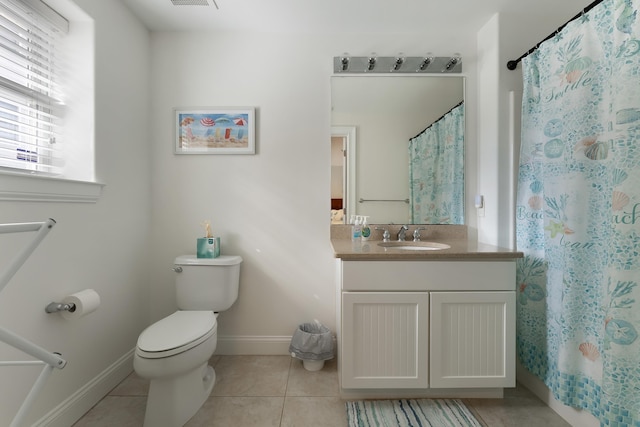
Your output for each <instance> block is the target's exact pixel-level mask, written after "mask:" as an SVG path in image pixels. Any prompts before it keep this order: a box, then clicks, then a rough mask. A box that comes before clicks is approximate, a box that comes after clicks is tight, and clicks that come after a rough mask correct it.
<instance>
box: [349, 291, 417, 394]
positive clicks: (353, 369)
mask: <svg viewBox="0 0 640 427" xmlns="http://www.w3.org/2000/svg"><path fill="white" fill-rule="evenodd" d="M428 306H429V294H428V293H426V292H401V293H400V292H399V293H394V292H344V293H343V294H342V322H343V324H342V337H341V346H340V347H341V350H340V351H341V354H342V358H341V364H342V366H341V382H342V387H343V388H426V387H427V385H428V377H427V367H428V333H429V320H428Z"/></svg>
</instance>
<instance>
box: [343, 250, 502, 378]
mask: <svg viewBox="0 0 640 427" xmlns="http://www.w3.org/2000/svg"><path fill="white" fill-rule="evenodd" d="M338 276H339V277H338V280H339V282H340V287H339V295H338V303H339V304H340V310H339V319H338V322H339V325H340V328H339V346H338V347H339V348H338V352H339V355H338V356H339V369H340V381H341V387H342V388H343V389H427V388H429V389H438V388H440V389H459V388H504V387H514V386H515V261H514V260H497V261H493V260H482V261H448V260H447V261H345V260H339V261H338Z"/></svg>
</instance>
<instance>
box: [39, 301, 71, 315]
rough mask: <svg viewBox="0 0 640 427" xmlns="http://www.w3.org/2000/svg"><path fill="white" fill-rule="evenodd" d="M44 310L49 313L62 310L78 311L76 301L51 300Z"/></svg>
mask: <svg viewBox="0 0 640 427" xmlns="http://www.w3.org/2000/svg"><path fill="white" fill-rule="evenodd" d="M44 311H46V312H47V313H58V312H60V311H69V312H71V313H73V312H74V311H76V305H75V304H74V303H63V302H50V303H49V304H48V305H47V306H46V307H45V308H44Z"/></svg>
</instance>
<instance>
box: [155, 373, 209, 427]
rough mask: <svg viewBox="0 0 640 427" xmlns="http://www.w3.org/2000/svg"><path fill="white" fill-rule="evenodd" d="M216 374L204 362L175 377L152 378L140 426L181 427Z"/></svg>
mask: <svg viewBox="0 0 640 427" xmlns="http://www.w3.org/2000/svg"><path fill="white" fill-rule="evenodd" d="M215 382H216V373H215V371H214V370H213V368H212V367H211V366H209V365H208V364H207V363H206V362H205V363H204V364H202V365H200V366H198V367H197V368H195V369H193V370H191V371H190V372H188V373H185V374H182V375H180V376H177V377H170V378H158V379H152V380H151V382H150V384H149V396H148V397H147V409H146V412H145V416H144V427H158V426H165V427H182V426H184V425H185V424H186V423H187V421H189V419H191V417H193V416H194V415H195V414H196V412H198V410H199V409H200V408H201V407H202V405H203V404H204V402H205V401H206V400H207V398H208V397H209V395H210V394H211V390H213V386H214V384H215Z"/></svg>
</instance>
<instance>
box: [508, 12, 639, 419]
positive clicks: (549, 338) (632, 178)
mask: <svg viewBox="0 0 640 427" xmlns="http://www.w3.org/2000/svg"><path fill="white" fill-rule="evenodd" d="M639 3H640V0H605V1H603V2H602V3H601V4H599V5H598V6H596V7H594V8H593V9H592V10H591V11H590V12H588V13H586V14H584V15H583V16H582V17H580V18H578V19H577V20H574V21H573V22H571V23H569V24H568V25H567V26H566V27H565V29H564V30H562V31H561V32H559V33H558V34H557V35H556V36H555V37H554V38H552V39H550V40H549V41H547V42H545V43H543V44H542V45H541V46H540V48H539V49H538V50H537V51H535V52H534V53H533V54H531V55H529V56H528V57H526V58H525V59H524V60H523V75H524V96H523V107H522V115H523V117H522V146H521V157H520V170H519V177H518V197H517V210H516V212H517V219H516V226H517V242H518V249H519V250H521V251H523V252H524V254H525V257H524V258H523V259H522V260H521V261H519V262H518V275H517V280H518V295H519V299H518V325H517V327H518V342H517V347H518V357H519V358H520V361H521V363H522V364H523V365H524V366H525V367H526V368H527V369H528V370H529V371H531V372H532V373H533V374H535V375H537V376H539V377H540V378H541V379H542V380H543V381H544V382H545V383H546V385H547V386H548V387H549V388H550V389H551V390H552V392H553V393H554V395H555V397H556V398H557V399H559V400H560V401H562V402H564V403H565V404H567V405H570V406H573V407H577V408H583V409H585V410H587V411H589V412H590V413H592V414H593V415H594V416H595V417H597V418H598V419H599V420H600V422H601V425H607V426H609V425H611V426H639V425H640V338H638V333H639V332H640V286H638V284H639V283H640V233H639V232H638V230H639V227H640V25H639V24H638V19H639V17H638V16H637V15H638V5H639Z"/></svg>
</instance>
